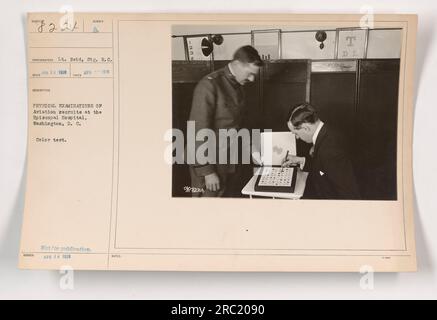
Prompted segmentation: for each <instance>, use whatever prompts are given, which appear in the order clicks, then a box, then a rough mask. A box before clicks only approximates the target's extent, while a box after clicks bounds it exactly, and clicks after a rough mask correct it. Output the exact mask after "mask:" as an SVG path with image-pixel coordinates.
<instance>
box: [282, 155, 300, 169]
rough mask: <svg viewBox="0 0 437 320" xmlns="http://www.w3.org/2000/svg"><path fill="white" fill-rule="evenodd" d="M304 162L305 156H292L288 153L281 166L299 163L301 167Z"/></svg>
mask: <svg viewBox="0 0 437 320" xmlns="http://www.w3.org/2000/svg"><path fill="white" fill-rule="evenodd" d="M304 163H305V158H304V157H298V156H293V155H288V156H287V157H286V158H285V159H284V160H283V161H282V164H281V166H282V167H291V166H293V165H296V164H297V165H299V166H300V167H302V166H303V165H304Z"/></svg>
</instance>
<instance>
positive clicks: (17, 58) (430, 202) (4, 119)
mask: <svg viewBox="0 0 437 320" xmlns="http://www.w3.org/2000/svg"><path fill="white" fill-rule="evenodd" d="M223 3H224V2H223V1H222V0H210V1H200V0H199V1H194V0H187V1H183V2H181V1H176V0H174V1H171V0H167V1H164V0H161V1H159V2H158V1H153V2H152V1H141V0H126V1H116V0H107V1H105V2H104V3H103V2H102V1H89V0H77V1H74V0H71V1H69V2H62V1H57V0H51V1H49V0H38V1H36V0H17V1H12V0H6V1H2V2H1V4H0V6H1V12H3V13H4V15H3V17H2V28H0V35H1V36H0V39H1V40H2V45H1V50H0V69H1V70H2V72H1V73H0V298H56V299H70V298H71V299H79V298H82V299H88V298H89V299H91V298H122V299H123V298H131V299H137V298H142V299H180V298H186V299H196V298H197V299H201V298H203V299H221V298H222V299H307V298H314V299H323V298H330V299H341V298H346V299H392V298H402V299H406V298H412V299H415V298H425V299H427V298H428V299H430V298H434V299H435V298H437V279H436V272H437V267H436V263H437V261H436V258H437V256H436V255H437V215H436V212H437V203H436V200H435V190H436V187H437V151H436V148H435V147H434V146H435V141H434V140H431V139H432V137H434V136H435V118H436V117H437V109H436V108H435V94H434V92H435V84H436V83H437V71H436V70H437V66H436V59H435V56H436V54H437V52H436V50H437V33H436V30H435V29H436V28H435V27H436V21H437V19H436V15H437V4H436V2H435V1H432V0H417V1H406V0H399V1H396V6H394V5H393V1H391V0H385V1H383V0H379V1H374V0H367V1H347V0H343V1H335V0H333V1H329V2H328V1H322V0H319V1H315V0H305V1H301V0H295V1H286V0H283V1H279V0H271V1H268V2H266V1H265V0H250V1H249V0H242V1H233V2H232V6H231V3H229V4H228V3H227V2H225V3H226V4H227V5H226V7H224V6H223ZM267 3H268V6H267ZM63 5H70V6H72V7H73V9H74V10H76V11H94V12H99V11H114V12H117V11H127V12H133V11H138V12H270V13H274V12H280V13H284V12H290V13H298V12H302V13H320V12H325V13H337V12H339V13H340V12H342V13H360V10H361V9H362V6H367V7H368V6H373V7H372V8H373V10H374V12H375V13H418V14H419V34H418V39H417V40H418V45H417V65H416V99H415V119H414V123H415V126H414V181H415V201H416V202H415V203H416V205H415V210H416V212H415V225H416V239H417V255H418V267H419V272H417V273H409V274H406V273H402V274H390V273H388V274H377V275H375V279H374V280H375V283H374V289H373V290H362V289H361V288H360V277H361V275H360V274H355V273H350V274H344V273H338V274H323V273H294V274H285V273H282V274H279V273H278V274H274V273H264V274H261V273H247V274H239V273H208V272H206V273H175V272H166V273H165V272H76V273H75V275H74V281H75V282H74V284H75V289H74V290H61V289H60V281H61V277H62V275H60V274H59V273H58V272H54V271H22V270H18V269H17V268H16V265H17V255H18V247H19V238H20V228H21V220H22V211H23V200H24V187H25V179H26V172H25V169H24V168H25V162H26V134H27V132H26V131H27V94H26V92H27V87H26V64H25V61H26V56H25V43H26V42H25V40H26V35H25V32H24V19H25V12H27V11H58V10H60V9H61V7H62V6H63Z"/></svg>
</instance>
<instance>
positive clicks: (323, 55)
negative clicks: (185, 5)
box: [172, 25, 401, 60]
mask: <svg viewBox="0 0 437 320" xmlns="http://www.w3.org/2000/svg"><path fill="white" fill-rule="evenodd" d="M267 29H280V30H281V31H282V39H281V40H282V41H281V43H282V58H283V59H334V52H335V36H336V32H335V31H328V32H326V34H327V37H326V40H325V41H324V43H323V44H324V46H325V47H324V48H323V50H321V49H320V48H319V42H317V41H316V40H315V37H314V36H315V32H316V31H317V30H324V29H327V28H324V27H323V26H320V28H316V29H314V28H307V29H303V28H290V27H287V26H285V27H284V26H280V25H278V26H257V27H250V26H208V25H205V26H174V27H173V35H196V34H221V33H228V32H229V33H246V34H239V35H223V39H224V41H223V43H222V44H221V45H219V46H218V45H214V58H215V59H216V60H229V59H231V58H232V55H233V53H234V52H235V50H236V49H238V48H239V47H241V46H243V45H245V44H251V35H250V34H247V33H250V32H251V31H254V32H255V37H254V40H255V47H256V48H257V49H258V50H259V49H260V47H262V46H263V45H269V44H272V46H273V49H274V50H275V51H277V45H278V33H277V32H271V33H270V32H269V33H262V34H259V33H258V34H256V31H257V30H267ZM302 30H315V31H312V32H302ZM329 30H332V28H329ZM293 31H300V32H293ZM352 32H358V33H359V34H362V35H364V34H365V31H364V30H359V31H341V35H348V34H350V33H352ZM359 34H358V35H359ZM203 38H204V37H203V36H200V37H195V38H191V39H189V41H192V42H193V44H194V45H195V46H196V47H198V48H200V40H201V39H203ZM363 39H364V38H363ZM355 41H356V42H357V44H356V46H357V47H358V46H359V47H360V48H361V47H362V48H364V40H363V41H362V42H360V43H362V44H363V45H362V46H360V43H358V42H359V41H360V39H359V38H358V37H357V38H356V40H355ZM343 42H344V41H343ZM400 52H401V31H400V30H377V29H375V30H371V31H370V32H369V46H368V53H367V57H368V58H369V59H371V58H399V56H400ZM340 56H341V52H340ZM172 58H173V60H185V52H184V43H183V39H182V38H180V37H177V38H172ZM202 58H203V59H200V58H197V59H194V60H209V57H202ZM360 58H363V56H362V55H361V56H360Z"/></svg>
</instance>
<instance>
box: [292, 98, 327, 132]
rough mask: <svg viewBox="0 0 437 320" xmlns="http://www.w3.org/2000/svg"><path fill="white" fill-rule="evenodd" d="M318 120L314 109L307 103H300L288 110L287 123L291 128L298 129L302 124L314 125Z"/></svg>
mask: <svg viewBox="0 0 437 320" xmlns="http://www.w3.org/2000/svg"><path fill="white" fill-rule="evenodd" d="M317 120H319V116H318V114H317V110H316V108H314V107H313V106H312V105H311V104H309V103H301V104H299V105H297V106H293V107H291V108H290V113H289V116H288V121H290V122H291V124H292V125H293V127H295V128H298V127H300V126H301V125H302V124H303V123H315V122H316V121H317Z"/></svg>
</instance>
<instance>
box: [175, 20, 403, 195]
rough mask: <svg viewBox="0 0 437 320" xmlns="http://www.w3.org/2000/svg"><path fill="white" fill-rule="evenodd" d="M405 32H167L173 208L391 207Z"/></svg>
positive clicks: (214, 28) (191, 28) (240, 28)
mask: <svg viewBox="0 0 437 320" xmlns="http://www.w3.org/2000/svg"><path fill="white" fill-rule="evenodd" d="M402 32H403V31H402V29H400V28H387V27H384V28H378V27H374V26H365V27H364V26H363V27H345V26H343V25H342V26H341V27H340V26H339V27H338V28H333V27H332V26H331V27H323V26H314V27H310V26H308V27H306V26H305V27H303V26H299V27H294V28H293V27H291V26H280V25H278V26H250V25H247V26H245V25H234V26H232V25H173V27H172V36H171V38H172V39H171V40H172V124H173V148H172V151H173V154H172V163H173V165H172V166H173V167H172V196H173V197H232V198H266V199H272V198H274V199H319V200H392V201H395V200H397V198H398V196H397V192H398V190H397V183H398V181H397V146H398V92H399V71H400V65H401V64H400V60H401V59H400V58H401V48H402Z"/></svg>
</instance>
